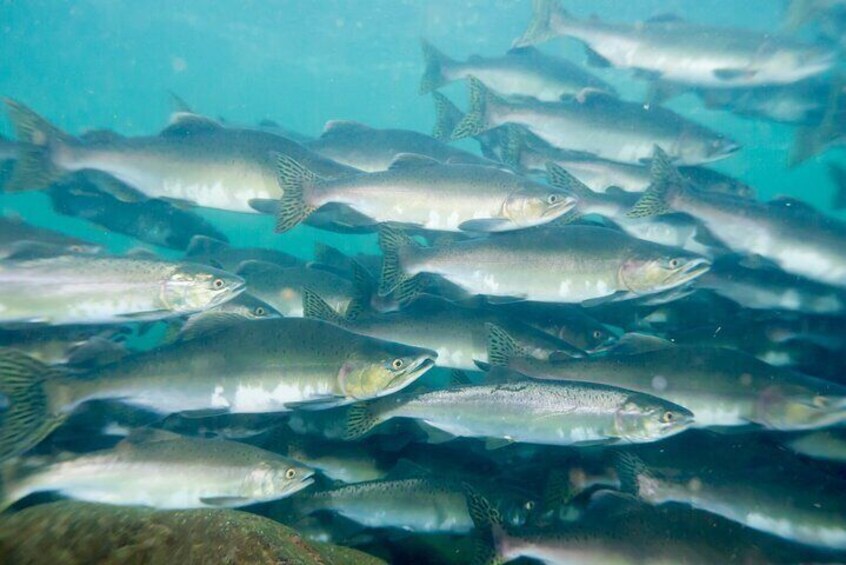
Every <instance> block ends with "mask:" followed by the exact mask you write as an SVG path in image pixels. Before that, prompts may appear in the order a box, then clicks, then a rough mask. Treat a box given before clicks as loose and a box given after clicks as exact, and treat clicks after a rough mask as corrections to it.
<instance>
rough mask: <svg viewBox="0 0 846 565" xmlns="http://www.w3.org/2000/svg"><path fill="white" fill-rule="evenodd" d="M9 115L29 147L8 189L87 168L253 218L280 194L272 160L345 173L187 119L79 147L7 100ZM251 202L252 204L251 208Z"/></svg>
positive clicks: (280, 141)
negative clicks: (285, 158)
mask: <svg viewBox="0 0 846 565" xmlns="http://www.w3.org/2000/svg"><path fill="white" fill-rule="evenodd" d="M7 106H8V107H9V109H10V116H11V117H12V120H13V122H15V123H16V124H18V125H17V129H18V131H19V132H22V133H23V134H24V135H25V136H27V138H28V141H29V142H30V143H31V145H30V146H28V147H29V151H28V152H27V153H26V154H25V155H22V156H20V157H19V159H18V161H17V164H16V168H15V172H14V173H13V176H12V179H11V180H10V186H11V188H8V190H30V189H36V188H42V186H43V184H44V181H49V180H51V179H53V178H61V176H64V175H65V174H67V173H69V172H76V171H80V170H83V169H93V170H96V171H100V172H103V173H108V174H109V175H111V176H113V177H115V178H116V179H118V180H119V181H121V182H122V183H124V184H126V185H128V186H130V187H132V188H133V189H135V190H136V191H138V192H139V193H141V194H142V195H143V196H145V197H147V198H165V199H171V200H177V201H184V202H189V203H191V204H193V205H197V206H203V207H207V208H217V209H220V210H228V211H232V212H245V213H257V212H258V209H259V208H262V206H261V204H262V203H275V202H277V201H278V200H279V198H280V197H281V196H282V189H281V188H280V186H279V184H278V182H277V175H276V166H275V156H276V155H277V154H287V155H290V156H291V157H292V158H296V159H297V160H298V161H300V162H303V163H305V164H307V166H308V167H309V168H310V169H312V170H314V171H317V172H318V173H319V174H321V175H323V176H327V177H331V176H335V175H343V174H348V173H350V172H352V171H353V170H352V169H349V168H348V167H344V166H343V165H340V164H338V163H335V162H334V161H331V160H329V159H326V158H324V157H321V156H320V155H318V154H316V153H313V152H311V151H309V150H308V149H306V148H305V147H303V146H302V145H300V144H298V143H296V142H295V141H292V140H289V139H286V138H284V137H280V136H278V135H274V134H271V133H267V132H262V131H255V130H248V129H245V130H239V129H232V128H225V127H223V126H221V125H220V124H218V123H216V122H214V121H212V120H209V119H207V118H202V117H199V116H194V115H190V116H189V118H188V119H186V120H183V121H177V122H176V123H174V124H172V125H171V126H169V127H168V128H167V129H165V130H164V131H162V133H161V134H160V135H157V136H150V137H134V138H124V137H121V136H117V135H109V136H103V137H95V138H91V139H89V140H88V141H82V140H79V139H76V138H73V137H71V136H68V135H67V134H65V133H63V132H61V131H59V130H57V129H56V128H55V127H54V126H52V125H50V124H49V123H47V122H46V121H44V120H43V119H42V118H41V117H39V116H37V115H36V114H35V113H33V112H32V111H31V110H29V109H28V108H26V107H25V106H22V105H20V104H18V103H16V102H12V101H8V100H7ZM251 202H252V205H251Z"/></svg>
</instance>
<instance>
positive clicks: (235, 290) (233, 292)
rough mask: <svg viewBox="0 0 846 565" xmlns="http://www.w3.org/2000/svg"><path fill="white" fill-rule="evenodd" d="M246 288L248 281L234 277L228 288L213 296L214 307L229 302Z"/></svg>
mask: <svg viewBox="0 0 846 565" xmlns="http://www.w3.org/2000/svg"><path fill="white" fill-rule="evenodd" d="M245 290H247V281H245V280H244V279H241V278H238V279H234V280H233V281H232V283H231V284H230V286H229V288H228V289H227V290H225V291H223V292H219V293H218V294H216V295H215V296H214V297H213V298H212V301H211V302H212V307H213V306H220V305H221V304H224V303H226V302H229V301H230V300H232V299H233V298H235V297H236V296H238V295H239V294H241V293H242V292H244V291H245Z"/></svg>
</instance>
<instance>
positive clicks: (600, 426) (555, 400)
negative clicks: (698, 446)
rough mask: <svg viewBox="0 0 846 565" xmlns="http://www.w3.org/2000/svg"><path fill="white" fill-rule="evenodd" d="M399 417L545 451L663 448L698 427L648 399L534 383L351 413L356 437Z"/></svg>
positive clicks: (399, 399)
mask: <svg viewBox="0 0 846 565" xmlns="http://www.w3.org/2000/svg"><path fill="white" fill-rule="evenodd" d="M549 385H552V386H549ZM398 417H399V418H413V419H416V420H419V421H422V422H424V423H425V424H427V425H429V426H431V427H434V428H437V429H439V430H442V431H444V432H447V433H448V434H451V435H452V436H456V437H476V438H490V439H493V440H499V441H503V442H506V443H507V442H522V443H535V444H542V445H580V444H581V445H589V444H597V443H600V444H601V443H606V444H607V443H618V442H622V443H627V442H633V443H640V442H650V441H657V440H659V439H661V438H663V437H666V436H669V435H673V434H675V433H678V432H681V431H682V430H684V429H685V428H686V427H688V425H689V424H690V422H691V421H692V420H693V415H692V414H691V413H690V412H689V411H687V410H685V409H684V408H681V407H680V406H677V405H675V404H672V403H670V402H666V401H661V400H657V399H656V398H655V397H652V396H649V395H645V394H638V393H633V392H631V391H627V390H623V389H619V388H614V387H608V386H604V385H594V384H586V383H549V382H542V381H532V380H528V381H522V382H521V381H515V382H503V383H499V384H481V385H462V386H457V387H450V388H448V389H444V390H438V391H432V392H424V393H418V394H408V395H399V396H395V397H394V398H390V399H386V401H385V402H377V403H374V404H372V405H371V406H369V407H368V406H365V405H358V406H357V407H353V409H351V412H350V417H349V420H348V428H347V433H348V437H357V436H358V435H361V434H363V433H365V432H366V431H369V429H371V428H372V427H373V426H375V425H376V424H378V423H379V422H383V421H386V420H389V419H392V418H398Z"/></svg>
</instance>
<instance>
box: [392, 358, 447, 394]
mask: <svg viewBox="0 0 846 565" xmlns="http://www.w3.org/2000/svg"><path fill="white" fill-rule="evenodd" d="M437 357H438V354H437V353H435V352H434V351H433V352H431V356H425V357H421V358H420V359H417V360H416V361H414V362H413V363H409V365H408V367H406V368H405V370H403V371H402V372H401V373H399V374H397V375H396V376H394V378H393V379H391V382H390V383H388V386H387V387H385V391H384V392H383V393H382V395H380V396H384V395H387V394H391V393H393V392H396V391H398V390H400V389H402V388H405V387H406V386H408V385H410V384H411V383H412V382H413V381H414V380H416V379H417V378H419V377H420V376H422V375H423V373H425V372H426V371H428V370H429V369H431V368H432V367H434V366H435V359H437Z"/></svg>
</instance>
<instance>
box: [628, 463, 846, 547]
mask: <svg viewBox="0 0 846 565" xmlns="http://www.w3.org/2000/svg"><path fill="white" fill-rule="evenodd" d="M617 469H618V471H617V472H618V474H620V476H621V483H622V484H623V485H624V489H625V490H628V491H631V492H632V493H633V494H636V495H637V496H638V497H639V498H640V499H641V500H644V501H646V502H649V503H651V504H655V505H662V504H666V503H680V504H686V505H688V506H691V507H693V508H696V509H699V510H705V511H707V512H711V513H713V514H717V515H720V516H723V517H725V518H727V519H729V520H731V521H733V522H738V523H740V524H743V525H744V526H747V527H749V528H752V529H754V530H759V531H763V532H767V533H769V534H772V535H775V536H778V537H780V538H784V539H787V540H790V541H793V542H798V543H802V544H807V545H812V546H817V547H820V548H825V549H829V550H840V551H842V550H844V549H846V520H844V516H846V512H844V503H846V501H844V499H843V496H842V492H843V490H842V489H843V484H842V481H839V480H837V481H831V480H826V477H824V476H822V475H816V476H814V475H811V477H813V478H814V479H815V480H813V481H808V480H807V478H811V477H807V478H806V480H804V481H796V480H794V479H793V478H792V477H786V476H785V475H784V473H783V471H782V470H781V469H777V470H775V471H763V472H760V473H756V476H755V479H754V480H744V477H745V474H744V472H745V470H744V471H741V470H739V469H716V468H715V469H709V472H701V471H702V470H701V468H698V467H697V468H689V467H686V466H685V465H684V464H681V465H678V466H677V468H676V469H672V470H670V472H663V471H662V470H660V469H652V468H649V467H648V466H647V465H645V464H644V463H643V462H642V461H640V460H639V459H638V458H637V457H635V456H632V455H631V454H627V455H624V456H623V457H621V458H620V460H619V462H618V465H617ZM806 472H807V473H809V474H810V470H809V469H806Z"/></svg>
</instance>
